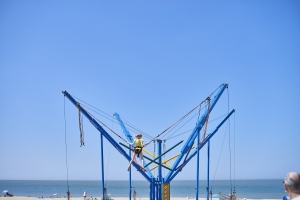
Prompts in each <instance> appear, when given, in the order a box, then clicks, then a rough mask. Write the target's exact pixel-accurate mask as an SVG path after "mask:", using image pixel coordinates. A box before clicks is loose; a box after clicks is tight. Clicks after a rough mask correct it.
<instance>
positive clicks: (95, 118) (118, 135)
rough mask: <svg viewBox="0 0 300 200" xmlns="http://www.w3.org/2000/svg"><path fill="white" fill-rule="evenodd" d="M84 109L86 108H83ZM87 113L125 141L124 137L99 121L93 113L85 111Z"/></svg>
mask: <svg viewBox="0 0 300 200" xmlns="http://www.w3.org/2000/svg"><path fill="white" fill-rule="evenodd" d="M81 109H83V110H85V109H84V108H82V107H81ZM85 111H86V110H85ZM86 112H87V113H88V114H89V115H91V116H92V117H93V118H94V119H96V120H97V121H98V122H99V123H101V124H102V125H103V126H105V127H106V128H107V129H108V130H110V131H111V132H112V133H114V134H115V135H116V136H118V137H119V138H120V139H121V140H123V141H124V142H127V140H125V139H124V138H122V137H121V136H120V135H119V134H117V133H116V132H115V131H113V130H112V129H111V128H109V127H108V126H107V125H106V124H104V123H103V122H101V121H100V120H99V119H97V118H96V117H95V116H94V115H92V114H91V113H90V112H88V111H86Z"/></svg>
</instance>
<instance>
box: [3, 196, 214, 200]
mask: <svg viewBox="0 0 300 200" xmlns="http://www.w3.org/2000/svg"><path fill="white" fill-rule="evenodd" d="M39 199H40V198H37V197H22V196H13V197H3V196H2V197H0V200H39ZM97 199H98V200H101V198H100V197H97ZM111 199H112V200H128V199H129V198H128V197H112V198H111ZM131 199H132V200H133V198H131ZM193 199H194V200H195V198H191V200H193ZM205 199H206V198H199V200H205ZM40 200H42V199H40ZM43 200H66V198H56V197H53V198H43ZM71 200H83V198H80V197H78V198H71ZM87 200H89V199H88V198H87ZM137 200H149V198H147V197H144V198H137ZM171 200H187V197H185V198H184V197H171ZM212 200H219V198H213V199H212Z"/></svg>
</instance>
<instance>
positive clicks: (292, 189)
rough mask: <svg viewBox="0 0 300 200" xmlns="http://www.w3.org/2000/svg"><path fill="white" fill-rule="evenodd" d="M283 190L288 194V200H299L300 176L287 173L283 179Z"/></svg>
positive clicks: (295, 173)
mask: <svg viewBox="0 0 300 200" xmlns="http://www.w3.org/2000/svg"><path fill="white" fill-rule="evenodd" d="M283 185H284V189H285V191H286V192H287V193H288V194H289V196H290V200H300V174H299V173H297V172H289V173H288V174H287V175H286V176H285V178H284V182H283Z"/></svg>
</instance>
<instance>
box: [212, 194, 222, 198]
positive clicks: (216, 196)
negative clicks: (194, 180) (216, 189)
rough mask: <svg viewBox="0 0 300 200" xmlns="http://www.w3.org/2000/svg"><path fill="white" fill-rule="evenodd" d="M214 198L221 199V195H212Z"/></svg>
mask: <svg viewBox="0 0 300 200" xmlns="http://www.w3.org/2000/svg"><path fill="white" fill-rule="evenodd" d="M212 197H214V198H219V197H220V195H219V194H214V195H212Z"/></svg>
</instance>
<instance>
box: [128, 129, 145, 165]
mask: <svg viewBox="0 0 300 200" xmlns="http://www.w3.org/2000/svg"><path fill="white" fill-rule="evenodd" d="M142 137H143V136H142V134H137V135H135V139H134V141H133V142H132V143H130V142H127V144H129V145H133V146H134V151H133V156H132V159H131V161H130V163H129V166H128V169H127V170H128V171H129V169H130V166H131V163H132V161H134V160H135V156H136V155H138V156H140V158H141V160H142V168H143V169H144V157H143V147H144V146H145V145H144V140H143V139H142Z"/></svg>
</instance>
